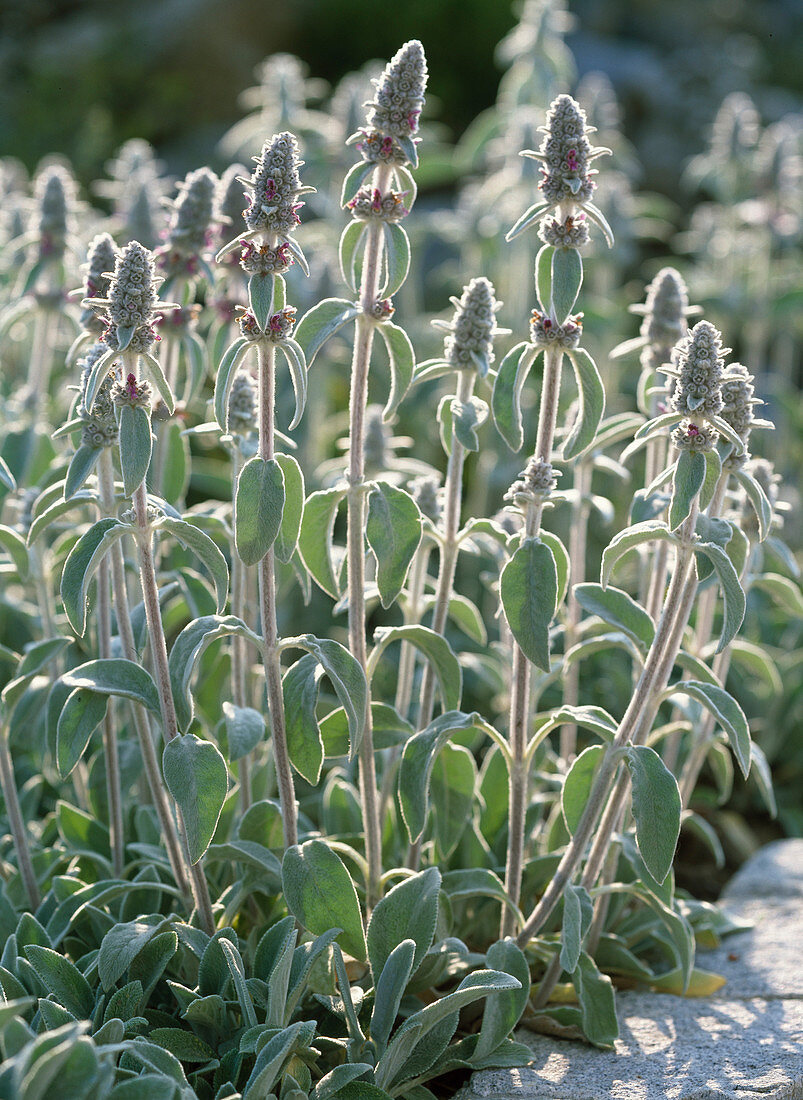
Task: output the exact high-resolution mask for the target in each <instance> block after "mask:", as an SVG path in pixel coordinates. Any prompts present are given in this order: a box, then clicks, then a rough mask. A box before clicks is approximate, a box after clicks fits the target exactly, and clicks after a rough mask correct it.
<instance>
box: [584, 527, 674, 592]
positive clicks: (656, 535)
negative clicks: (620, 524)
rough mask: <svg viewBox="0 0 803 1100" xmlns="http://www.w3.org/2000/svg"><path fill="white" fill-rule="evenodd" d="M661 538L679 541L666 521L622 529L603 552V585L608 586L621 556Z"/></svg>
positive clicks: (601, 580)
mask: <svg viewBox="0 0 803 1100" xmlns="http://www.w3.org/2000/svg"><path fill="white" fill-rule="evenodd" d="M659 539H660V540H662V541H664V542H670V543H673V544H674V545H677V542H678V540H677V538H676V537H675V535H673V534H672V532H671V531H670V530H669V528H668V527H667V525H666V524H665V523H661V522H660V521H659V520H654V519H652V520H644V521H643V522H642V523H634V524H633V525H632V526H631V527H626V528H625V529H624V531H620V532H619V534H618V535H615V536H614V538H613V539H611V541H610V542H609V543H608V545H607V547H606V548H605V550H604V551H603V554H602V567H601V570H600V583H601V584H602V587H603V588H605V587H607V584H608V581H609V579H610V576H611V573H612V572H613V568H614V566H615V565H616V563H617V562H618V561H619V559H620V558H622V557H624V555H625V554H627V553H629V552H630V551H631V550H635V548H636V547H637V546H644V545H645V544H646V543H650V542H656V541H658V540H659Z"/></svg>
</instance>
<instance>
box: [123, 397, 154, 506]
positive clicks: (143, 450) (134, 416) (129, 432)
mask: <svg viewBox="0 0 803 1100" xmlns="http://www.w3.org/2000/svg"><path fill="white" fill-rule="evenodd" d="M152 449H153V435H152V434H151V418H150V416H149V415H148V412H147V410H145V409H143V408H142V407H140V406H138V405H137V406H133V405H123V407H122V409H121V410H120V469H121V471H122V474H123V494H124V496H127V497H131V496H133V495H134V492H135V491H136V490H137V489H138V488H139V487H140V485H141V484H142V482H143V481H144V480H145V475H146V474H147V473H148V468H149V466H150V464H151V451H152Z"/></svg>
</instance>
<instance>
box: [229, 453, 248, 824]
mask: <svg viewBox="0 0 803 1100" xmlns="http://www.w3.org/2000/svg"><path fill="white" fill-rule="evenodd" d="M242 466H243V463H242V455H241V453H240V448H239V447H238V446H237V445H236V444H235V445H234V446H233V448H232V462H231V480H232V500H234V499H235V497H236V493H237V479H238V478H239V476H240V470H241V469H242ZM246 572H247V567H246V565H245V563H244V562H243V561H242V560H241V559H240V556H239V555H238V554H237V551H236V549H235V548H234V546H232V552H231V613H232V615H235V616H236V617H237V618H238V619H243V620H244V619H245V613H246V611H245V608H246V598H245V590H246V583H245V582H246ZM246 654H247V649H246V640H245V638H242V637H240V635H239V634H235V635H234V637H233V638H232V640H231V695H232V701H233V703H234V705H235V707H247V706H248V683H247V659H246ZM237 776H238V779H239V781H240V805H241V807H242V810H243V813H245V811H246V810H247V809H248V807H249V806H250V805H251V802H252V800H253V799H252V793H251V754H250V753H247V754H246V755H245V756H243V757H241V758H240V760H239V761H238V762H237Z"/></svg>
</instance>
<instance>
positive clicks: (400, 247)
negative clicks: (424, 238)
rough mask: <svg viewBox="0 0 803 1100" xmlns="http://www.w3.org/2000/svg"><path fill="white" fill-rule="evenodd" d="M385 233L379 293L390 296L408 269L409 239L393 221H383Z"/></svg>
mask: <svg viewBox="0 0 803 1100" xmlns="http://www.w3.org/2000/svg"><path fill="white" fill-rule="evenodd" d="M382 229H383V231H384V234H385V281H384V283H383V284H382V290H381V291H380V294H381V296H382V297H383V298H391V297H393V295H394V294H395V293H396V291H397V290H399V289H400V287H401V285H402V283H403V282H404V280H405V279H406V278H407V272H408V271H409V270H410V239H409V237H408V236H407V234H406V233H405V231H404V229H403V228H402V227H401V226H400V225H397V224H396V223H395V222H383V223H382Z"/></svg>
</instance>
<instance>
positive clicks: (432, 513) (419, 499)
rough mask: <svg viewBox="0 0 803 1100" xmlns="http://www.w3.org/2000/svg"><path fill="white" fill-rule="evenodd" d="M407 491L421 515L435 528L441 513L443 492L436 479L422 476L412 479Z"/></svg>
mask: <svg viewBox="0 0 803 1100" xmlns="http://www.w3.org/2000/svg"><path fill="white" fill-rule="evenodd" d="M408 489H409V490H410V493H411V495H412V498H413V500H414V501H415V502H416V504H417V505H418V510H419V511H420V513H421V515H422V516H425V517H426V518H427V519H428V520H431V521H432V523H434V524H435V525H436V526H437V524H439V523H440V519H441V514H442V512H443V500H442V498H443V490H442V489H441V485H440V481H439V480H438V478H436V477H432V476H428V475H426V474H422V475H421V477H416V478H413V480H412V481H411V482H410V484H409V485H408Z"/></svg>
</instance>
